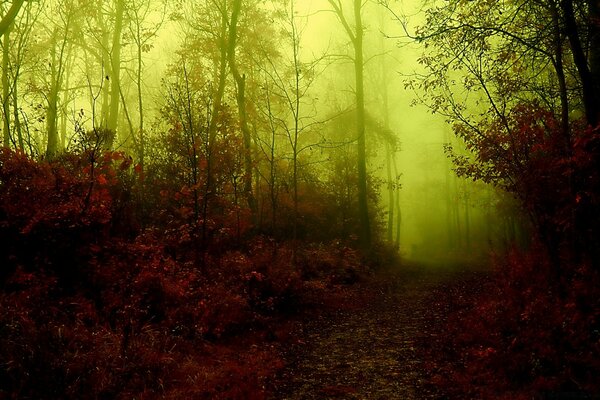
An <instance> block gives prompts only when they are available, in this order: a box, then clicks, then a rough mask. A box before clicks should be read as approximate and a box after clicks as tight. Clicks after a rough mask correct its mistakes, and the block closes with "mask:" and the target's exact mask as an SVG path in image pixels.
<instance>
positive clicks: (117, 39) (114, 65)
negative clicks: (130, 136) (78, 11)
mask: <svg viewBox="0 0 600 400" xmlns="http://www.w3.org/2000/svg"><path fill="white" fill-rule="evenodd" d="M115 7H116V8H115V26H114V28H113V29H114V31H113V38H112V47H111V54H110V66H111V72H112V75H111V76H110V107H109V110H108V121H107V124H106V127H107V128H108V129H109V130H110V134H109V136H108V138H107V143H106V147H107V148H108V149H112V147H113V145H114V140H115V139H116V138H117V127H118V122H119V105H120V103H121V102H120V90H121V34H122V32H123V14H124V11H125V1H124V0H116V4H115Z"/></svg>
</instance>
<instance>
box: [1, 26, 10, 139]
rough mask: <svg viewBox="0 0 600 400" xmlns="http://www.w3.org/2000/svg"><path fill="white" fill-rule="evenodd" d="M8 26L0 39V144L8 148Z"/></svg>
mask: <svg viewBox="0 0 600 400" xmlns="http://www.w3.org/2000/svg"><path fill="white" fill-rule="evenodd" d="M11 28H12V24H10V25H9V26H8V27H7V28H6V31H5V32H4V37H3V38H2V120H3V124H2V137H3V141H2V144H3V145H4V147H9V146H10V142H11V137H10V82H9V75H8V72H9V71H8V70H9V61H10V60H9V58H10V31H11Z"/></svg>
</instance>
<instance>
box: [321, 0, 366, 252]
mask: <svg viewBox="0 0 600 400" xmlns="http://www.w3.org/2000/svg"><path fill="white" fill-rule="evenodd" d="M328 1H329V4H330V5H331V8H332V11H333V12H334V13H335V15H336V16H337V18H338V20H339V21H340V23H341V24H342V26H343V27H344V30H345V31H346V34H347V35H348V37H349V39H350V42H351V44H352V47H353V49H354V57H353V62H354V78H355V88H354V93H355V96H356V99H355V101H356V143H357V154H358V157H357V170H358V215H359V221H360V242H361V246H362V247H363V248H365V249H368V248H370V246H371V224H370V221H369V205H368V200H367V152H366V142H365V91H364V82H363V80H364V59H363V58H364V55H363V36H364V28H363V22H362V14H361V13H362V8H363V0H352V4H353V14H354V26H353V27H352V26H351V25H350V22H349V20H348V15H347V13H346V11H345V10H344V7H343V5H342V1H341V0H328Z"/></svg>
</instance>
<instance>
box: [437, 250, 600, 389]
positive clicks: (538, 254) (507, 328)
mask: <svg viewBox="0 0 600 400" xmlns="http://www.w3.org/2000/svg"><path fill="white" fill-rule="evenodd" d="M496 265H497V267H498V271H497V272H496V275H495V276H494V277H493V279H491V280H489V281H487V282H484V283H482V282H469V283H468V284H467V285H468V286H460V287H457V288H454V292H453V293H452V294H450V295H449V296H447V297H446V298H444V299H443V300H442V301H447V302H449V303H450V304H451V307H452V308H453V309H454V311H453V313H452V314H451V316H450V318H449V320H448V322H447V324H446V326H445V327H444V328H440V329H444V330H445V332H444V335H440V336H439V338H440V339H439V340H438V341H437V342H435V343H430V344H428V345H429V346H430V351H431V353H430V355H429V357H430V358H432V359H438V360H440V359H442V360H443V361H442V362H441V364H437V365H435V367H434V366H432V368H435V372H434V374H435V376H436V378H435V380H436V382H437V385H439V386H442V387H443V388H444V390H445V391H449V392H450V393H451V394H453V395H454V396H457V397H468V398H480V399H502V398H506V399H514V398H532V397H533V396H541V395H542V394H543V393H545V392H551V393H560V392H565V393H566V392H568V393H583V394H586V393H587V394H589V393H598V392H600V386H599V385H598V383H597V380H596V377H597V376H600V361H599V360H600V336H599V334H598V332H600V330H599V328H600V312H599V310H600V303H599V300H598V299H599V298H600V292H599V289H598V288H599V287H600V286H599V285H598V284H599V283H600V276H599V274H598V273H597V272H596V271H593V270H591V269H590V268H589V266H588V265H585V264H581V265H579V266H578V267H576V268H575V267H572V268H571V271H573V272H571V273H565V274H564V275H563V276H562V278H561V281H560V282H556V281H555V280H554V277H553V275H552V273H551V271H552V266H551V263H550V261H549V260H548V259H547V257H545V256H544V253H543V252H542V251H541V250H540V249H538V250H534V251H531V252H529V253H521V252H517V251H513V252H512V253H511V254H509V255H508V256H507V257H503V258H497V259H496ZM474 284H479V285H482V287H480V289H479V290H473V288H472V287H471V285H474ZM440 295H443V294H440ZM456 360H459V361H456ZM433 371H434V370H433V369H432V372H433Z"/></svg>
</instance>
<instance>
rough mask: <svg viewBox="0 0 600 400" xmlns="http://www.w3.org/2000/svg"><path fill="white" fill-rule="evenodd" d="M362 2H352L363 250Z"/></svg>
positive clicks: (367, 237)
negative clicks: (354, 33)
mask: <svg viewBox="0 0 600 400" xmlns="http://www.w3.org/2000/svg"><path fill="white" fill-rule="evenodd" d="M361 7H362V0H354V23H355V29H356V35H355V37H354V72H355V81H356V89H355V90H356V136H357V137H356V140H357V151H358V157H357V159H358V217H359V223H360V232H359V237H360V243H361V246H362V247H363V248H364V249H369V248H370V247H371V225H370V222H369V205H368V200H367V151H366V143H365V94H364V82H363V78H364V61H363V36H364V34H363V26H362V16H361Z"/></svg>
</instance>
